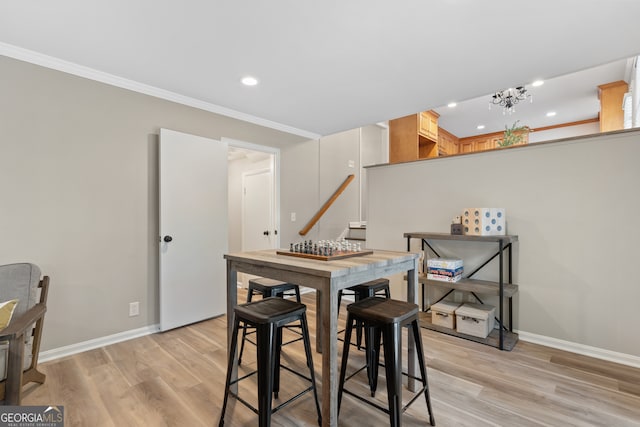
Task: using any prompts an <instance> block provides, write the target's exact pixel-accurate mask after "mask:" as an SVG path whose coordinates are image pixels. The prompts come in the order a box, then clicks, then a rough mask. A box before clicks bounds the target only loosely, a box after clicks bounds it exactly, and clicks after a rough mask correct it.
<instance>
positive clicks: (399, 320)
mask: <svg viewBox="0 0 640 427" xmlns="http://www.w3.org/2000/svg"><path fill="white" fill-rule="evenodd" d="M347 313H348V315H347V329H346V331H345V339H344V349H343V351H342V368H341V370H340V382H339V386H338V387H339V389H338V410H339V409H340V403H341V402H342V393H343V392H344V393H347V394H349V395H351V396H354V397H356V398H357V399H359V400H361V401H363V402H365V403H367V404H369V405H371V406H374V407H375V408H377V409H380V410H382V411H384V412H385V413H387V414H389V420H390V424H389V425H390V426H394V427H395V426H400V425H401V415H402V413H403V412H404V411H405V410H406V409H407V408H408V407H409V405H411V404H412V403H413V402H414V401H415V400H416V399H417V398H418V397H419V396H420V395H421V394H423V393H424V396H425V400H426V402H427V409H428V411H429V422H430V423H431V425H435V419H434V417H433V411H432V409H431V399H430V397H429V384H428V382H427V368H426V365H425V361H424V353H423V349H422V337H421V335H420V326H419V324H418V313H419V307H418V306H417V305H416V304H411V303H408V302H404V301H397V300H392V299H384V298H378V297H371V298H366V299H363V300H360V301H358V302H355V303H353V304H350V305H349V306H347ZM356 321H361V322H363V323H364V327H365V328H366V329H367V330H368V331H373V332H372V333H371V337H372V338H373V339H372V340H369V339H368V340H367V343H366V345H368V346H370V347H371V348H369V349H367V353H369V352H371V354H372V357H371V359H369V358H367V363H368V364H371V366H369V368H370V369H369V370H368V372H370V374H369V375H370V377H369V385H370V387H371V395H372V396H374V395H375V391H376V387H377V378H378V361H379V358H380V336H381V335H382V338H383V341H384V367H385V373H386V378H387V399H388V402H389V406H388V408H383V407H381V406H379V405H377V404H376V403H375V402H372V401H370V400H367V399H365V398H363V397H361V396H359V395H357V394H355V393H353V392H351V391H349V390H347V389H346V388H344V384H345V381H346V380H349V379H350V378H351V377H352V376H353V375H354V374H353V375H351V376H350V377H349V378H346V380H345V377H346V370H347V360H348V357H349V347H350V345H349V341H350V340H351V331H352V329H353V324H354V322H356ZM403 326H408V327H409V328H410V329H411V330H412V331H413V337H414V340H415V343H416V352H417V353H418V363H419V365H420V374H421V378H414V379H416V380H420V381H421V382H422V389H421V390H420V391H419V392H417V393H415V394H414V396H413V397H412V398H411V400H410V401H409V403H407V405H405V406H404V407H403V406H402V375H403V372H402V327H403ZM358 372H359V371H358ZM405 375H406V374H405Z"/></svg>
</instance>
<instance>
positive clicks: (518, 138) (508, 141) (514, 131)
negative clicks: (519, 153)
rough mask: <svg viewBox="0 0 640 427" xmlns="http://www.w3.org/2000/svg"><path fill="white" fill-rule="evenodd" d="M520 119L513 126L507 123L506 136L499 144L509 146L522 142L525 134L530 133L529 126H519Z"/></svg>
mask: <svg viewBox="0 0 640 427" xmlns="http://www.w3.org/2000/svg"><path fill="white" fill-rule="evenodd" d="M519 121H520V120H516V121H515V123H514V124H513V125H512V126H511V127H507V126H506V125H505V127H504V137H503V138H502V140H500V141H498V145H499V146H500V147H509V146H511V145H517V144H521V143H522V141H523V140H524V137H525V135H527V134H528V133H529V126H518V122H519Z"/></svg>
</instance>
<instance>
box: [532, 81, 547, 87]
mask: <svg viewBox="0 0 640 427" xmlns="http://www.w3.org/2000/svg"><path fill="white" fill-rule="evenodd" d="M543 84H544V80H536V81H535V82H533V83H531V86H533V87H538V86H542V85H543Z"/></svg>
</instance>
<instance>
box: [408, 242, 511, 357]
mask: <svg viewBox="0 0 640 427" xmlns="http://www.w3.org/2000/svg"><path fill="white" fill-rule="evenodd" d="M404 237H405V238H406V239H407V251H411V239H420V240H421V242H422V251H423V252H424V254H425V262H426V259H427V255H428V250H430V251H431V252H432V253H433V254H434V255H435V256H436V257H439V256H440V255H439V254H438V252H437V251H436V250H435V249H434V248H433V246H432V245H431V243H430V241H436V240H458V241H466V242H484V243H495V244H497V246H498V248H497V252H495V253H493V254H492V255H491V256H489V257H488V258H487V259H486V260H485V261H484V262H483V263H482V264H481V265H480V266H479V267H477V268H476V269H475V270H473V271H472V272H470V273H465V275H464V278H463V279H461V280H460V281H458V282H455V283H451V282H442V281H437V280H428V279H427V278H426V275H424V274H421V275H420V276H419V277H418V281H419V282H420V284H421V286H422V306H423V311H425V312H426V311H428V310H429V307H430V306H429V307H425V306H424V288H425V286H432V287H438V288H443V289H448V292H447V293H446V294H445V295H444V296H442V297H441V298H440V299H439V300H438V301H436V302H439V301H442V300H443V299H444V298H446V297H447V296H449V295H450V294H451V293H452V292H454V291H456V290H457V291H463V292H469V293H471V294H472V295H473V296H474V298H475V299H476V300H477V301H478V302H480V303H481V304H482V299H480V297H479V296H478V295H493V296H498V299H499V308H498V316H497V318H496V320H497V321H498V330H497V331H496V330H493V331H492V332H491V333H490V334H489V336H488V337H487V338H478V337H474V336H470V335H466V334H461V333H459V332H457V331H456V330H454V329H449V328H443V327H441V326H438V325H434V324H433V323H431V315H430V313H423V315H422V316H421V321H422V322H421V326H422V327H424V328H427V329H431V330H434V331H438V332H443V333H446V334H449V335H453V336H457V337H461V338H465V339H468V340H472V341H476V342H480V343H483V344H487V345H491V346H493V347H497V348H499V349H500V350H511V349H512V348H513V347H514V346H515V344H516V342H517V341H518V334H516V333H514V332H513V296H514V295H515V294H516V293H517V292H518V285H515V284H513V283H512V281H513V275H512V272H513V268H512V248H513V243H514V242H516V241H518V236H512V235H507V236H469V235H456V234H446V233H425V232H410V233H404ZM505 252H506V255H505ZM496 257H497V258H498V263H499V275H498V281H497V282H493V281H487V280H476V279H473V276H474V275H475V274H476V273H477V272H478V271H480V270H482V269H483V268H484V267H485V266H486V265H487V264H489V262H491V261H492V260H493V259H495V258H496ZM505 257H506V262H507V263H508V264H507V280H506V281H505V277H504V265H505V264H504V263H505ZM505 298H507V299H508V318H509V324H508V327H507V326H505V323H504V299H505Z"/></svg>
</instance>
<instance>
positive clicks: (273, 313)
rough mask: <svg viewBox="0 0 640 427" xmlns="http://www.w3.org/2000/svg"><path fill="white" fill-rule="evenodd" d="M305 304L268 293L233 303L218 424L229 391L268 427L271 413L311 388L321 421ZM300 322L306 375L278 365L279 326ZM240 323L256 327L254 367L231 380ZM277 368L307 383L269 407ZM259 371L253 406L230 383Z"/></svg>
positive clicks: (277, 381)
mask: <svg viewBox="0 0 640 427" xmlns="http://www.w3.org/2000/svg"><path fill="white" fill-rule="evenodd" d="M306 310H307V307H306V306H305V305H304V304H300V303H297V302H294V301H291V300H287V299H283V298H275V297H269V298H265V299H262V300H258V301H254V302H250V303H246V304H241V305H238V306H236V307H235V309H234V314H235V316H234V317H235V320H234V323H233V333H232V336H231V344H230V348H229V363H228V366H227V379H226V382H225V391H224V401H223V404H222V412H221V414H220V422H219V425H220V426H222V425H224V415H225V411H226V407H227V401H228V398H229V395H232V396H234V397H235V398H236V399H237V400H238V401H239V402H241V403H242V404H244V405H245V406H247V407H248V408H250V409H251V410H253V412H255V413H256V414H258V418H259V426H260V427H267V426H269V425H270V423H271V415H272V414H273V413H275V412H276V411H278V410H280V409H282V408H283V407H285V406H286V405H287V404H289V403H291V402H292V401H294V400H296V399H298V398H299V397H300V396H302V395H303V394H305V393H307V392H309V391H313V397H314V400H315V405H316V411H317V414H318V424H320V423H321V415H320V404H319V403H318V393H317V390H316V380H315V375H314V371H313V359H312V353H311V344H310V341H309V327H308V325H307V316H306ZM293 322H300V325H301V328H302V341H303V343H304V350H305V355H306V364H307V367H308V368H309V377H306V376H304V375H303V374H301V373H300V372H298V371H296V370H293V369H291V368H288V367H285V366H281V365H280V348H281V347H282V345H281V344H282V328H283V327H285V326H286V325H288V324H290V323H293ZM241 323H243V324H245V326H246V325H250V326H253V327H255V328H256V346H257V371H255V372H252V373H250V374H248V375H245V376H244V377H242V378H239V379H236V380H234V381H231V374H232V370H233V360H234V356H235V352H236V347H237V344H238V331H239V327H240V324H241ZM280 368H283V369H286V370H288V371H289V372H291V373H293V374H295V375H297V376H299V377H301V378H304V379H306V380H307V381H309V384H310V385H309V387H308V388H306V389H304V390H302V391H301V392H299V393H298V394H297V395H295V396H293V397H292V398H290V399H289V400H287V401H285V402H283V403H281V404H280V405H278V406H277V407H276V408H272V406H273V405H272V403H273V402H272V395H273V396H274V398H275V399H277V398H278V391H279V389H280ZM255 373H257V374H258V390H257V396H258V408H257V409H256V408H255V407H253V406H252V405H251V404H250V403H248V402H247V401H246V400H244V399H243V398H241V397H240V396H239V395H238V394H237V393H233V392H231V386H232V385H234V384H236V383H238V382H239V381H241V380H243V379H246V378H247V377H249V376H251V375H253V374H255Z"/></svg>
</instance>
